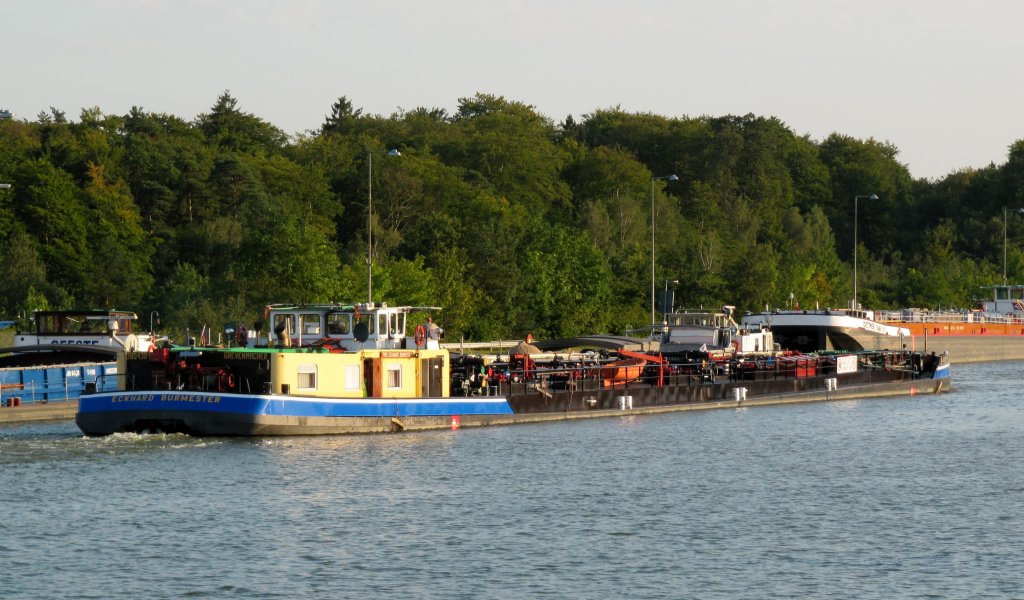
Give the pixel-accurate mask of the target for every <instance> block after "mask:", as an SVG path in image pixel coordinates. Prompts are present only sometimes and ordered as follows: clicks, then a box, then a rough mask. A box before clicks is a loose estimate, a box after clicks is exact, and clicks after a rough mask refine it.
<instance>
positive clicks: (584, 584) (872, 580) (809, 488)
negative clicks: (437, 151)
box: [0, 362, 1024, 599]
mask: <svg viewBox="0 0 1024 600" xmlns="http://www.w3.org/2000/svg"><path fill="white" fill-rule="evenodd" d="M955 369H956V370H955V372H954V377H955V380H954V381H955V384H954V385H955V391H954V392H952V393H949V394H944V395H941V396H916V397H903V398H895V399H873V400H864V401H846V402H833V403H821V404H811V405H802V406H778V407H763V408H749V409H729V410H721V411H708V412H700V413H693V412H687V413H676V414H663V415H651V416H642V417H626V418H613V419H597V420H588V421H582V422H571V423H548V424H539V425H518V426H510V427H495V428H486V429H465V430H460V431H440V432H423V433H408V434H399V435H380V436H365V437H319V438H309V439H303V438H289V439H240V440H239V439H221V438H216V439H191V438H188V437H184V436H178V435H174V436H165V435H151V436H136V435H119V436H112V437H108V438H103V439H86V438H83V437H82V436H81V435H79V433H78V431H77V429H76V428H75V426H74V425H73V424H72V423H56V424H43V425H21V426H4V427H0V596H2V597H3V598H8V599H10V598H299V597H301V598H374V597H388V598H536V597H549V598H769V597H770V598H797V597H799V598H806V597H817V598H823V597H829V598H858V599H861V598H897V597H898V598H1021V597H1024V511H1022V507H1024V468H1022V465H1024V396H1022V394H1021V393H1020V390H1021V389H1022V386H1024V363H1019V362H1017V363H1015V362H1007V363H980V364H971V365H963V366H959V367H955Z"/></svg>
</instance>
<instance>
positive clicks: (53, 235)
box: [0, 92, 1024, 340]
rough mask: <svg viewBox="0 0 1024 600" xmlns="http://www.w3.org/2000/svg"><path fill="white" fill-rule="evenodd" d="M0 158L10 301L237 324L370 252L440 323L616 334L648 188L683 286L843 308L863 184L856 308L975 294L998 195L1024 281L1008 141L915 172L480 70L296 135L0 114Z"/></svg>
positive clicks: (997, 264) (310, 293)
mask: <svg viewBox="0 0 1024 600" xmlns="http://www.w3.org/2000/svg"><path fill="white" fill-rule="evenodd" d="M391 149H397V150H398V151H399V152H400V155H399V156H389V152H388V151H389V150H391ZM371 162H372V176H371V169H370V163H371ZM670 175H675V176H677V178H678V179H676V178H671V179H670V178H669V176H670ZM0 182H4V183H10V184H11V188H10V189H5V190H0V253H2V256H3V262H2V264H0V303H2V304H0V315H6V316H7V317H19V316H24V315H26V314H29V313H30V312H31V311H32V310H36V309H41V308H70V307H111V308H126V309H133V310H135V311H137V312H138V313H140V315H141V316H142V317H143V322H144V323H145V322H146V320H147V318H148V315H150V313H151V312H152V311H157V312H158V313H159V315H160V317H161V320H162V322H163V325H164V327H165V329H169V330H179V329H182V328H185V327H191V328H193V329H197V328H199V327H201V326H203V325H204V324H209V325H214V326H219V325H220V324H223V323H224V322H227V321H235V320H237V321H242V322H251V321H253V320H254V319H255V318H257V317H258V315H259V314H261V313H262V307H263V306H264V305H266V304H268V303H273V302H327V301H341V302H356V301H364V300H366V298H367V293H368V289H367V286H368V277H367V263H368V260H367V258H368V256H372V269H373V270H372V275H373V277H372V283H373V291H372V295H373V299H374V300H375V301H378V302H380V301H385V302H389V303H391V304H412V305H418V306H432V305H433V306H442V307H444V311H443V312H442V313H441V315H439V316H440V320H441V321H442V323H443V325H444V326H445V328H446V330H447V332H448V339H449V340H452V339H459V338H460V337H463V336H464V337H465V338H466V339H495V338H506V337H512V336H518V335H521V334H522V333H523V332H525V331H532V332H533V333H534V334H535V335H537V336H538V337H560V336H571V335H576V334H581V333H592V332H607V331H615V332H621V331H622V330H623V329H625V328H627V327H629V326H640V325H644V324H646V323H648V321H649V318H650V302H651V251H652V239H651V217H652V215H651V210H652V206H653V210H654V223H655V227H654V236H655V240H654V244H653V246H654V253H655V256H654V263H655V266H654V275H655V283H656V287H657V288H658V289H659V290H660V289H663V288H664V287H666V286H668V287H669V288H670V289H673V290H675V292H676V305H677V306H687V307H697V306H705V307H717V306H720V305H723V304H734V305H736V306H737V307H738V308H739V309H740V310H745V309H750V310H752V309H757V308H760V307H763V306H764V305H766V304H768V305H771V306H773V307H776V306H785V305H786V304H787V303H788V302H790V299H791V298H792V301H794V302H798V303H799V304H800V305H801V306H803V307H809V306H814V305H815V304H817V305H819V306H822V307H825V306H845V305H847V303H848V299H849V298H850V297H851V296H852V292H853V290H852V265H853V256H854V252H853V242H854V221H855V220H854V198H855V197H859V199H858V206H859V210H858V214H857V219H856V220H857V225H856V226H857V241H858V243H859V250H858V252H857V265H858V266H857V269H858V282H859V283H858V290H857V292H858V298H859V300H860V301H861V303H862V304H863V305H865V306H872V307H876V308H881V307H901V306H919V307H944V306H956V307H965V306H972V305H973V299H974V297H976V296H977V295H979V293H980V290H979V288H980V286H983V285H991V284H993V283H998V282H1000V281H1001V280H1002V272H1003V252H1004V244H1003V239H1004V238H1003V234H1004V217H1005V216H1007V215H1008V219H1007V220H1006V221H1005V222H1006V231H1007V239H1008V240H1009V243H1008V244H1007V246H1006V247H1007V261H1006V266H1007V271H1008V274H1009V279H1010V280H1011V281H1021V280H1024V253H1022V251H1021V244H1022V243H1024V218H1021V217H1019V216H1017V213H1016V211H1015V209H1016V208H1018V207H1022V206H1024V141H1020V142H1017V143H1015V144H1014V145H1013V146H1012V147H1011V148H1010V149H1009V153H1008V160H1007V162H1006V163H1005V164H1003V165H990V166H989V167H986V168H983V169H978V170H963V171H960V172H957V173H954V174H951V175H949V176H948V177H946V178H944V179H942V180H940V181H928V180H914V179H912V178H911V176H910V174H909V172H908V171H907V169H906V168H905V167H904V166H903V165H901V164H900V163H899V161H898V150H897V149H896V148H895V147H893V146H892V145H889V144H885V143H880V142H878V141H875V140H871V139H869V140H858V139H854V138H851V137H848V136H844V135H840V134H833V135H831V136H829V137H828V138H826V139H825V140H823V141H820V142H818V141H815V140H812V139H809V138H808V137H806V136H799V135H796V134H795V133H794V132H793V131H791V130H790V129H789V128H788V127H787V126H786V125H785V124H784V123H782V122H780V121H779V120H777V119H774V118H765V117H757V116H754V115H746V116H725V117H700V118H668V117H663V116H659V115H654V114H646V113H641V114H637V113H626V112H623V111H621V110H618V109H605V110H597V111H595V112H593V113H592V114H588V115H585V116H583V117H582V118H581V120H580V121H579V122H577V121H576V120H574V119H573V118H572V117H568V118H566V119H565V121H564V122H562V123H560V124H555V123H554V122H553V121H552V120H551V119H549V118H548V117H545V116H544V115H541V114H539V113H537V112H536V110H535V109H534V108H533V107H531V106H528V105H526V104H523V103H520V102H515V101H511V100H507V99H505V98H502V97H495V96H490V95H484V94H478V95H476V96H474V97H471V98H463V99H461V100H460V101H459V104H458V109H457V110H456V112H455V113H454V114H449V113H448V112H447V111H445V110H442V109H428V108H417V109H415V110H411V111H400V112H398V113H396V114H393V115H391V116H388V117H384V116H380V115H370V114H363V113H362V111H361V110H359V109H357V108H355V107H354V106H353V104H352V103H351V102H350V101H349V100H348V99H347V98H345V97H341V98H339V100H338V101H337V102H336V103H335V104H334V105H333V106H331V107H330V109H329V114H328V115H327V116H326V117H325V120H324V123H323V124H322V126H321V127H320V128H319V129H318V130H317V131H311V132H307V133H306V134H303V135H299V136H296V137H295V138H290V137H289V136H288V135H287V134H286V133H285V132H283V131H282V130H281V129H279V128H277V127H275V126H274V125H273V124H271V123H268V122H266V121H263V120H262V119H260V118H259V117H257V116H254V115H252V114H249V113H246V112H244V111H243V110H241V109H240V108H239V105H238V102H237V100H236V99H235V98H233V97H231V95H230V94H229V93H227V92H225V93H224V94H223V95H221V96H220V97H219V98H218V99H217V101H216V103H215V104H214V105H213V107H212V108H211V109H210V112H209V113H206V114H201V115H199V116H198V117H196V118H195V119H194V120H191V121H188V120H184V119H182V118H179V117H177V116H173V115H167V114H160V113H147V112H145V111H144V110H142V109H141V108H137V107H136V108H133V109H132V110H131V111H130V112H129V113H128V114H127V115H123V116H122V115H105V114H103V113H102V112H101V111H100V109H99V108H94V109H89V110H85V111H83V112H82V114H81V116H80V117H79V119H78V121H77V122H75V121H71V120H69V119H68V118H67V117H66V116H65V114H64V113H62V112H60V111H59V110H56V109H51V110H50V112H48V113H43V114H40V115H39V116H38V118H37V119H36V120H35V121H34V122H26V121H18V120H5V121H0ZM371 185H372V188H371ZM371 189H372V206H373V211H372V221H373V227H372V231H373V238H372V247H368V243H369V239H368V235H367V231H368V227H367V225H368V222H367V218H368V210H367V209H368V201H369V199H370V197H371ZM871 195H875V196H877V198H878V199H877V200H873V199H870V198H869V197H870V196H871ZM673 281H678V283H672V282H673Z"/></svg>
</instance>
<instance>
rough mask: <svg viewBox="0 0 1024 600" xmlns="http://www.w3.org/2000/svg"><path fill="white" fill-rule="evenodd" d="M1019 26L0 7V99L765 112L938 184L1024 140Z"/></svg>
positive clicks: (380, 8) (254, 107)
mask: <svg viewBox="0 0 1024 600" xmlns="http://www.w3.org/2000/svg"><path fill="white" fill-rule="evenodd" d="M1022 24H1024V2H1021V1H1019V0H974V1H970V2H968V1H965V0H856V1H850V0H845V1H838V0H760V1H758V0H700V1H698V0H675V1H663V0H617V1H611V0H476V1H468V0H431V1H429V2H426V1H422V0H380V1H365V0H364V1H361V2H355V1H350V0H335V1H329V0H287V1H270V0H4V1H2V2H0V59H2V61H3V62H2V63H0V65H2V66H0V109H4V108H6V109H7V110H9V111H11V112H12V113H14V116H15V118H18V119H24V120H29V121H32V120H35V118H36V116H37V115H38V114H39V113H40V112H42V111H49V109H50V107H54V108H57V109H59V110H62V111H64V112H65V113H66V114H67V116H68V117H69V118H70V119H72V120H78V118H79V115H80V113H81V111H82V109H83V108H91V107H98V108H99V109H100V110H101V111H102V112H103V113H105V114H126V113H127V112H128V111H129V110H130V109H131V107H132V106H139V107H141V108H142V109H143V110H145V111H147V112H160V113H169V114H173V115H176V116H179V117H182V118H184V119H187V120H191V119H193V118H195V117H196V116H197V115H199V114H202V113H205V112H209V110H210V109H211V107H212V106H213V105H214V103H215V102H216V100H217V97H218V96H219V95H220V94H221V93H223V92H224V91H225V90H229V91H230V93H231V95H232V96H233V97H234V98H235V99H236V100H237V101H238V106H239V108H240V109H241V110H243V111H245V112H248V113H252V114H254V115H256V116H258V117H260V118H261V119H263V120H265V121H268V122H270V123H272V124H274V125H276V126H278V127H280V128H281V129H283V130H284V131H286V132H287V133H290V134H297V133H302V132H306V131H310V130H313V129H316V128H317V127H319V126H320V125H321V124H322V123H323V122H324V118H325V117H326V115H327V114H328V113H329V112H330V107H331V104H332V103H334V102H335V101H336V100H337V99H338V98H339V97H341V96H346V97H347V98H348V99H349V100H350V101H351V102H352V103H353V105H354V106H355V107H357V108H361V109H362V110H363V112H364V113H370V114H380V115H385V116H387V115H392V114H394V113H396V112H397V111H401V110H412V109H415V108H418V107H426V108H444V109H446V110H448V111H449V112H450V113H451V112H454V110H455V109H456V107H457V106H458V102H459V99H460V98H467V97H472V96H473V95H475V94H477V93H485V94H493V95H498V96H504V97H505V98H507V99H510V100H516V101H519V102H523V103H525V104H528V105H532V106H533V107H534V108H535V109H536V110H537V112H539V113H541V114H543V115H545V116H547V117H549V118H550V119H551V120H552V121H553V122H554V123H560V122H562V121H563V120H564V119H565V118H566V116H568V115H572V116H573V118H574V119H576V120H577V121H578V120H580V118H581V117H583V116H584V115H586V114H588V113H593V112H594V111H596V110H600V109H606V108H614V107H619V108H621V109H622V110H625V111H629V112H649V113H654V114H658V115H663V116H666V117H699V116H723V115H745V114H754V115H758V116H765V117H776V118H778V119H779V120H781V121H782V122H784V123H785V124H786V125H787V126H788V127H789V128H790V129H791V130H792V131H793V132H794V133H796V134H797V135H807V136H810V138H811V139H814V140H816V141H820V140H823V139H824V138H825V137H827V136H828V135H830V134H831V133H840V134H843V135H848V136H852V137H855V138H859V139H868V138H874V139H876V140H879V141H882V142H887V143H890V144H892V145H893V146H895V147H896V148H898V149H899V155H898V156H897V159H898V160H899V161H900V162H901V163H903V164H905V165H907V167H908V168H909V170H910V173H911V175H912V176H914V177H916V178H928V179H933V180H934V179H939V178H942V177H944V176H946V175H948V174H950V173H952V172H955V171H959V170H962V169H968V168H981V167H985V166H988V165H989V164H992V163H995V164H997V165H999V164H1003V163H1005V162H1006V158H1007V152H1008V148H1009V146H1010V145H1011V144H1012V143H1014V142H1015V141H1017V140H1020V139H1024V75H1022V68H1021V63H1022V59H1024V34H1022V33H1021V32H1020V29H1021V25H1022Z"/></svg>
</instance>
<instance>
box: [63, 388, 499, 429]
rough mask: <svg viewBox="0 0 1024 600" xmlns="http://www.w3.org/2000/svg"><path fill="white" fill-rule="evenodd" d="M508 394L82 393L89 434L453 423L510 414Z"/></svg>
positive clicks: (82, 421)
mask: <svg viewBox="0 0 1024 600" xmlns="http://www.w3.org/2000/svg"><path fill="white" fill-rule="evenodd" d="M512 414H514V413H513V411H512V407H511V406H510V405H509V403H508V401H507V400H506V399H505V398H504V397H474V398H422V399H392V398H301V397H294V396H288V397H285V396H273V395H268V394H222V393H211V392H170V391H165V392H144V393H140V392H112V393H97V394H90V395H86V396H82V398H81V399H80V400H79V404H78V415H77V416H76V417H75V422H76V423H77V424H78V426H79V428H80V429H82V431H83V432H84V433H85V434H86V435H108V434H111V433H118V432H142V431H148V430H159V431H180V432H183V433H190V434H199V435H303V434H307V435H316V434H324V433H361V432H366V433H370V432H378V431H390V430H395V429H402V428H405V427H406V422H405V420H406V419H408V420H411V421H413V422H415V423H416V426H417V427H424V426H426V427H433V428H440V427H447V426H450V425H451V424H453V423H457V422H458V420H459V418H461V417H463V416H502V415H512Z"/></svg>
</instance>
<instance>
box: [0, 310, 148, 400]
mask: <svg viewBox="0 0 1024 600" xmlns="http://www.w3.org/2000/svg"><path fill="white" fill-rule="evenodd" d="M137 319H138V317H137V316H136V315H135V313H132V312H129V311H123V310H109V309H104V310H45V311H36V312H35V313H33V318H32V327H31V329H30V330H29V331H17V332H15V334H14V345H13V346H12V347H9V348H0V405H2V406H4V407H15V406H20V405H21V404H22V403H24V404H32V403H49V402H54V401H58V400H59V401H69V400H74V399H75V398H78V396H79V395H80V394H81V392H82V391H83V390H84V389H85V387H86V385H87V384H92V385H93V386H99V387H100V388H101V389H106V390H113V389H115V388H116V384H117V379H116V375H117V373H118V370H117V369H118V367H117V361H116V359H117V354H118V353H119V352H124V351H138V350H148V349H149V348H150V347H151V346H152V344H153V336H152V334H150V333H145V332H139V331H136V326H135V322H136V321H137ZM90 389H91V388H90Z"/></svg>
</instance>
